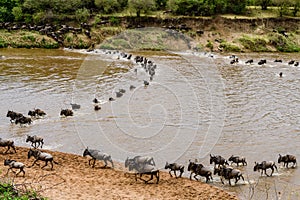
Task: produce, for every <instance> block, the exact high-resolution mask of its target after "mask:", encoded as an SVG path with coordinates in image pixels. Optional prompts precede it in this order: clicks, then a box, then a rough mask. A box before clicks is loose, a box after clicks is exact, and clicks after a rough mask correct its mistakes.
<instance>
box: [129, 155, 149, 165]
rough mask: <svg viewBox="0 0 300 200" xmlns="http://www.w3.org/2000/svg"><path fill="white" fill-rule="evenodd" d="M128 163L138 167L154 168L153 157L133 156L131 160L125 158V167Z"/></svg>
mask: <svg viewBox="0 0 300 200" xmlns="http://www.w3.org/2000/svg"><path fill="white" fill-rule="evenodd" d="M130 162H134V163H136V164H138V165H153V166H155V162H154V159H153V157H150V156H135V157H133V158H128V157H127V158H126V160H125V167H127V166H128V165H129V163H130Z"/></svg>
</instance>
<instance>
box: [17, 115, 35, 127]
mask: <svg viewBox="0 0 300 200" xmlns="http://www.w3.org/2000/svg"><path fill="white" fill-rule="evenodd" d="M31 123H32V120H31V118H30V117H25V116H22V117H20V118H17V119H16V120H15V124H20V125H21V126H22V125H23V124H28V125H29V124H31Z"/></svg>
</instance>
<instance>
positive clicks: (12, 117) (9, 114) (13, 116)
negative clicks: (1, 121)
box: [6, 110, 23, 123]
mask: <svg viewBox="0 0 300 200" xmlns="http://www.w3.org/2000/svg"><path fill="white" fill-rule="evenodd" d="M6 117H9V118H10V122H11V123H12V122H13V121H14V120H16V119H18V118H21V117H23V114H22V113H17V112H14V111H12V110H9V111H7V114H6Z"/></svg>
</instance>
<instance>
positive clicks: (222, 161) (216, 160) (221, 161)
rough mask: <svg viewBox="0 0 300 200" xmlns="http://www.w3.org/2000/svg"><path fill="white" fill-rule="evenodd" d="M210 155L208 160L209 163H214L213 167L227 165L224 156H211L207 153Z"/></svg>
mask: <svg viewBox="0 0 300 200" xmlns="http://www.w3.org/2000/svg"><path fill="white" fill-rule="evenodd" d="M209 156H210V160H209V163H210V164H212V163H214V164H215V167H216V166H217V165H218V166H219V167H220V166H221V165H222V166H225V165H229V164H228V162H227V160H226V159H225V158H223V157H222V156H219V155H217V156H212V155H211V154H210V155H209Z"/></svg>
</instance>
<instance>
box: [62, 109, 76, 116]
mask: <svg viewBox="0 0 300 200" xmlns="http://www.w3.org/2000/svg"><path fill="white" fill-rule="evenodd" d="M62 115H64V116H65V117H68V116H73V111H72V110H70V109H62V110H61V111H60V116H62Z"/></svg>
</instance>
